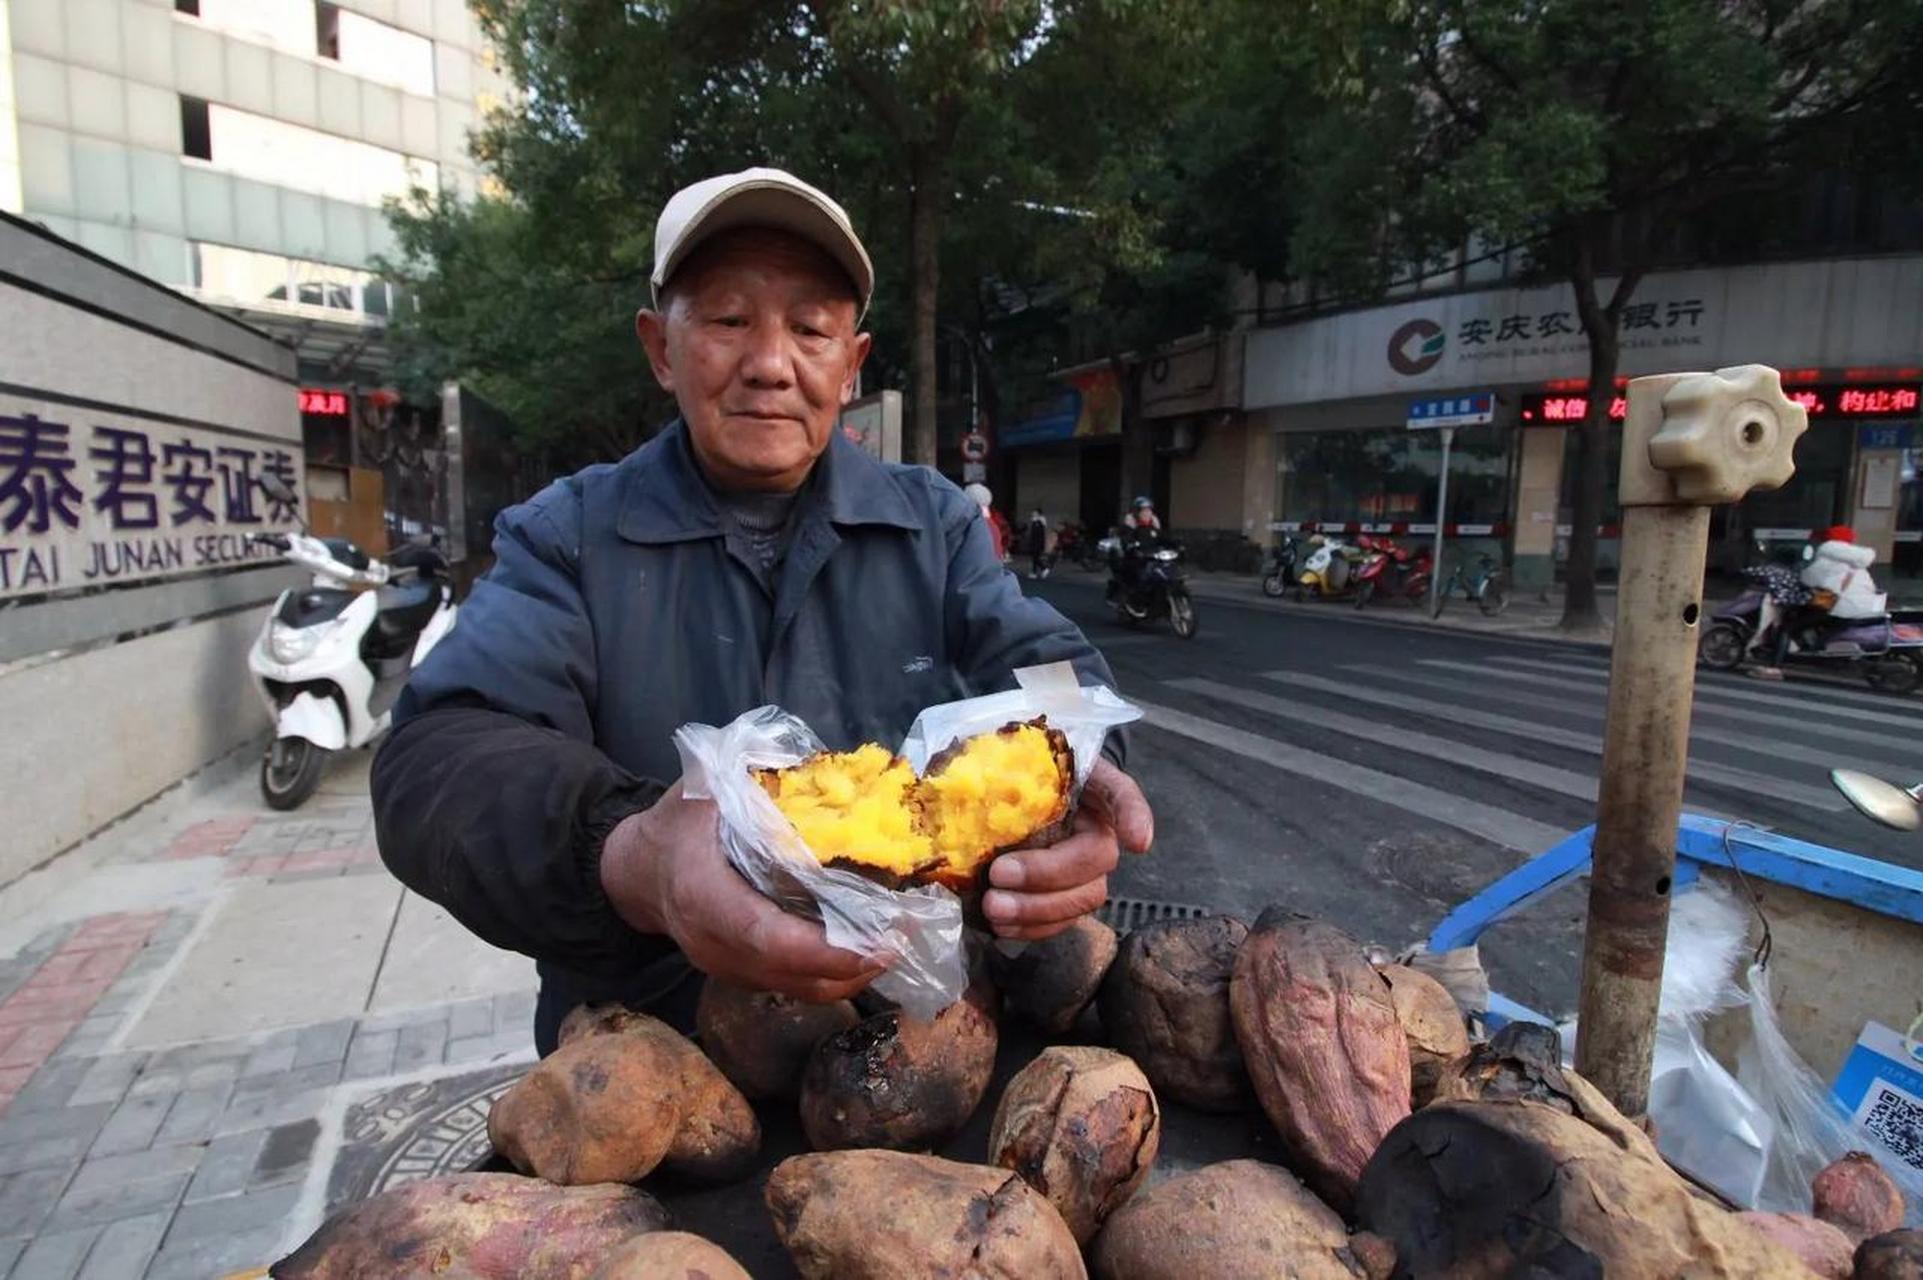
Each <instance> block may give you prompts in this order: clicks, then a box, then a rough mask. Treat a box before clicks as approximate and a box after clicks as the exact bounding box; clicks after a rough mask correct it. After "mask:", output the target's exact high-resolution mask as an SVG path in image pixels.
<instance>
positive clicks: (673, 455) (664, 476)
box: [615, 418, 921, 542]
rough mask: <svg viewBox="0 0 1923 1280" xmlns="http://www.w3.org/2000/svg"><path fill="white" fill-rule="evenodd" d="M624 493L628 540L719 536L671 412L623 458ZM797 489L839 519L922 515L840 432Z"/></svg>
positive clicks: (882, 520) (620, 524)
mask: <svg viewBox="0 0 1923 1280" xmlns="http://www.w3.org/2000/svg"><path fill="white" fill-rule="evenodd" d="M621 470H622V472H623V473H624V474H623V482H622V483H623V495H622V499H621V515H620V518H619V520H618V521H617V523H616V526H615V527H616V529H617V531H618V532H619V533H620V534H621V536H622V537H624V538H626V539H628V540H629V541H630V542H686V541H689V540H691V539H695V538H718V537H720V536H722V525H721V515H720V513H719V512H718V511H717V510H716V509H715V502H714V497H713V494H712V493H711V491H710V490H709V488H708V486H707V484H705V483H704V482H703V480H702V478H701V472H700V469H699V467H698V465H697V464H696V462H695V460H694V451H693V449H692V447H691V446H690V444H689V442H688V429H687V426H686V425H685V424H684V423H683V422H682V421H681V419H679V418H676V419H675V420H674V421H673V422H671V423H669V424H668V426H667V428H666V429H665V430H663V431H662V432H661V434H660V435H658V436H656V437H655V438H654V439H652V440H650V441H648V443H647V444H645V445H642V446H641V447H640V448H639V449H637V450H635V451H634V452H633V453H631V454H629V455H628V458H627V460H626V461H625V462H624V463H622V465H621ZM810 480H811V481H812V483H810V484H808V485H807V486H806V491H805V492H804V493H803V495H802V503H803V508H804V510H806V509H808V508H811V507H816V506H818V507H819V508H820V509H821V510H822V511H824V512H825V514H826V515H827V518H828V520H829V521H830V522H831V523H833V524H837V525H843V526H848V525H863V524H879V525H890V526H892V527H894V528H897V529H917V528H920V527H921V525H920V522H919V521H918V520H917V519H916V518H915V513H914V509H913V508H912V507H910V505H909V503H908V500H907V498H905V497H904V496H903V495H902V492H901V489H900V487H899V486H898V485H897V484H896V481H895V478H894V477H893V476H892V475H890V474H889V472H888V470H887V468H885V467H884V466H882V464H881V463H879V462H877V461H876V460H875V459H874V458H872V457H870V456H869V455H868V454H867V453H865V452H863V451H862V449H861V448H860V447H859V446H858V445H856V444H854V443H853V442H851V441H849V440H847V439H846V438H844V437H843V436H842V434H841V433H840V432H839V431H837V432H836V433H835V434H834V437H833V438H832V439H831V440H829V442H828V448H827V449H826V450H824V451H823V452H822V455H821V457H820V458H819V459H818V460H817V461H816V462H815V469H814V472H813V473H812V475H811V476H810Z"/></svg>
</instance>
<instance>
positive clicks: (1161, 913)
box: [1095, 898, 1209, 933]
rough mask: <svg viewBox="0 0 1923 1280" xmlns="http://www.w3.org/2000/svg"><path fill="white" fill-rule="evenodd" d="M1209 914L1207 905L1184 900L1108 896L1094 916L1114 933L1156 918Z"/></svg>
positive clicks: (1193, 917)
mask: <svg viewBox="0 0 1923 1280" xmlns="http://www.w3.org/2000/svg"><path fill="white" fill-rule="evenodd" d="M1208 914H1209V909H1208V908H1207V907H1197V906H1191V905H1190V904H1188V903H1186V902H1155V901H1153V900H1151V899H1148V898H1110V899H1109V900H1108V901H1107V902H1104V903H1103V904H1102V908H1101V910H1099V911H1097V912H1096V913H1095V918H1096V919H1097V920H1100V921H1101V922H1102V923H1103V924H1106V925H1107V926H1108V927H1109V928H1111V929H1113V930H1115V932H1116V933H1127V932H1129V930H1131V929H1139V928H1141V927H1142V926H1143V925H1145V924H1153V923H1154V922H1155V921H1157V920H1193V919H1195V918H1196V917H1197V916H1205V915H1208Z"/></svg>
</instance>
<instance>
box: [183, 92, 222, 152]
mask: <svg viewBox="0 0 1923 1280" xmlns="http://www.w3.org/2000/svg"><path fill="white" fill-rule="evenodd" d="M180 154H181V155H183V156H192V157H194V158H195V159H196V160H212V159H213V158H214V132H213V129H212V128H211V127H210V126H209V124H208V115H207V103H206V102H205V100H203V99H200V98H189V97H188V96H187V95H185V94H182V95H181V97H180Z"/></svg>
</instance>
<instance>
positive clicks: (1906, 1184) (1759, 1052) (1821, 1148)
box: [1736, 965, 1923, 1227]
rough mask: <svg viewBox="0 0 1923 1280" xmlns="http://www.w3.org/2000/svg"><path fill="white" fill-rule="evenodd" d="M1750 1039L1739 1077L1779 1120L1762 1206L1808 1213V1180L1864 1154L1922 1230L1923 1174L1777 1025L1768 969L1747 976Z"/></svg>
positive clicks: (1913, 1223)
mask: <svg viewBox="0 0 1923 1280" xmlns="http://www.w3.org/2000/svg"><path fill="white" fill-rule="evenodd" d="M1749 1022H1750V1042H1749V1044H1747V1045H1746V1046H1744V1048H1743V1051H1742V1053H1741V1054H1740V1055H1739V1056H1738V1059H1737V1063H1736V1076H1737V1079H1739V1080H1741V1081H1742V1084H1743V1088H1744V1089H1746V1090H1748V1091H1749V1094H1750V1096H1752V1097H1753V1098H1755V1099H1756V1101H1757V1103H1758V1104H1759V1105H1761V1106H1762V1108H1763V1109H1764V1111H1766V1112H1767V1113H1768V1114H1769V1116H1770V1118H1771V1120H1772V1121H1773V1122H1774V1125H1775V1130H1776V1139H1775V1141H1774V1142H1773V1143H1771V1144H1770V1150H1769V1168H1768V1170H1767V1173H1766V1175H1765V1177H1764V1180H1763V1192H1762V1196H1761V1197H1760V1203H1759V1204H1758V1205H1757V1207H1758V1208H1760V1209H1767V1210H1772V1211H1774V1212H1777V1213H1808V1212H1809V1206H1810V1182H1811V1181H1812V1180H1813V1179H1814V1178H1815V1177H1816V1175H1817V1174H1818V1173H1820V1172H1822V1170H1823V1168H1824V1167H1825V1166H1826V1165H1829V1164H1831V1163H1832V1162H1834V1161H1836V1160H1838V1159H1840V1158H1841V1157H1842V1156H1843V1155H1844V1154H1845V1153H1847V1152H1851V1151H1865V1152H1868V1153H1869V1154H1870V1155H1871V1156H1873V1157H1874V1158H1875V1159H1876V1162H1877V1163H1878V1164H1879V1165H1881V1166H1882V1167H1883V1172H1884V1173H1887V1174H1889V1175H1890V1177H1891V1178H1892V1179H1893V1180H1894V1181H1895V1182H1896V1185H1897V1186H1898V1187H1899V1188H1901V1190H1902V1192H1903V1198H1904V1200H1905V1201H1906V1202H1907V1209H1906V1212H1905V1214H1904V1223H1905V1225H1907V1226H1911V1227H1923V1176H1920V1175H1918V1173H1917V1172H1916V1170H1915V1169H1913V1168H1911V1167H1910V1166H1908V1165H1907V1164H1905V1163H1904V1162H1903V1160H1902V1158H1901V1157H1899V1156H1898V1155H1896V1154H1895V1153H1894V1152H1892V1151H1890V1150H1889V1148H1887V1147H1885V1146H1883V1145H1882V1144H1881V1143H1879V1142H1878V1141H1877V1140H1876V1138H1875V1137H1874V1136H1872V1135H1871V1134H1869V1133H1866V1132H1865V1131H1863V1130H1861V1129H1859V1128H1857V1127H1856V1126H1855V1125H1853V1124H1851V1123H1850V1118H1849V1116H1848V1115H1846V1114H1845V1113H1844V1111H1843V1108H1842V1107H1841V1105H1840V1104H1838V1103H1837V1101H1836V1099H1835V1097H1834V1096H1833V1095H1832V1094H1831V1093H1830V1091H1829V1089H1828V1088H1827V1087H1826V1086H1825V1085H1824V1084H1823V1081H1822V1080H1821V1079H1820V1078H1819V1077H1818V1076H1817V1074H1816V1073H1815V1072H1814V1071H1812V1070H1810V1068H1809V1064H1807V1063H1806V1062H1804V1061H1803V1059H1802V1058H1801V1057H1800V1056H1798V1055H1797V1052H1796V1050H1794V1049H1792V1048H1791V1047H1790V1043H1789V1041H1788V1040H1787V1039H1785V1038H1784V1036H1783V1029H1782V1027H1781V1026H1779V1025H1778V1024H1777V1021H1776V1003H1775V1001H1774V999H1773V998H1772V996H1771V992H1770V981H1769V970H1768V969H1767V968H1765V967H1764V966H1762V965H1753V966H1751V968H1750V971H1749Z"/></svg>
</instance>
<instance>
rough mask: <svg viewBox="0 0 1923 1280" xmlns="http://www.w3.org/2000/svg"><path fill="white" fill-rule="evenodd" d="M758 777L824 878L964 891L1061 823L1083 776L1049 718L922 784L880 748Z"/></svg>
mask: <svg viewBox="0 0 1923 1280" xmlns="http://www.w3.org/2000/svg"><path fill="white" fill-rule="evenodd" d="M754 777H755V780H756V781H757V782H759V783H760V784H761V787H762V789H763V790H765V791H766V792H767V793H768V796H769V798H770V799H772V800H773V801H774V802H775V807H776V808H777V809H779V810H781V812H782V814H783V816H785V817H786V818H787V819H788V820H789V821H790V822H792V823H793V824H794V827H795V831H796V833H797V834H798V835H800V836H801V838H802V841H803V842H804V843H805V844H806V845H807V846H808V849H809V851H810V852H811V853H813V854H814V856H815V857H816V859H817V860H819V861H820V862H821V863H822V864H823V865H824V866H847V867H850V868H851V869H854V870H857V871H862V872H865V873H874V874H878V875H879V876H880V877H881V878H883V879H885V880H888V881H891V882H896V883H938V884H946V885H948V886H949V887H950V888H955V889H957V890H959V889H961V888H962V887H964V886H966V885H968V884H969V883H970V882H971V881H972V880H973V878H974V877H975V875H976V874H977V872H978V871H979V870H980V869H981V867H982V866H983V865H984V864H985V863H987V861H988V860H989V859H990V858H992V857H994V856H995V854H997V853H999V852H1001V851H1002V850H1004V849H1011V848H1016V847H1019V846H1020V845H1022V844H1023V843H1025V842H1027V841H1029V840H1031V839H1033V838H1035V837H1037V836H1038V834H1040V833H1042V832H1045V831H1047V830H1048V829H1049V828H1050V827H1051V826H1053V825H1054V824H1057V823H1059V822H1060V821H1061V820H1062V818H1063V817H1064V815H1065V814H1066V813H1067V811H1068V802H1069V789H1070V787H1071V786H1072V784H1073V781H1074V768H1073V764H1072V761H1071V758H1070V755H1069V750H1068V744H1067V740H1066V739H1065V738H1064V737H1063V736H1062V735H1061V734H1060V733H1059V732H1056V731H1054V730H1051V729H1049V727H1048V723H1047V721H1046V719H1045V718H1038V719H1036V720H1034V721H1031V722H1029V723H1026V724H1010V725H1007V726H1004V727H1003V728H1001V729H999V730H996V731H995V732H993V733H983V734H977V735H976V736H974V737H972V738H969V739H967V740H966V741H963V742H960V743H957V744H956V745H955V746H953V747H951V748H950V749H949V750H947V751H944V752H942V753H941V754H940V755H938V756H937V757H936V758H935V759H934V760H932V761H931V762H930V763H929V769H928V772H927V774H926V775H925V776H923V777H921V778H919V779H917V778H916V777H915V775H914V773H913V771H912V770H910V769H909V767H908V764H907V762H906V761H904V760H902V759H900V758H899V757H896V756H892V755H890V754H889V753H888V752H887V750H886V749H884V748H882V747H880V746H877V745H875V744H874V743H869V744H867V745H865V746H861V747H858V748H856V749H855V750H853V751H844V752H824V753H822V754H820V755H817V756H814V757H812V758H810V759H808V760H804V761H802V762H801V763H800V764H798V765H794V766H792V767H790V768H786V769H762V770H757V771H755V774H754Z"/></svg>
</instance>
